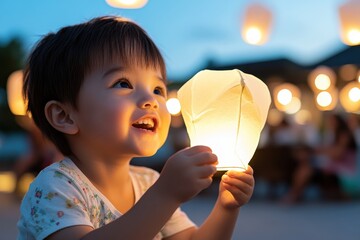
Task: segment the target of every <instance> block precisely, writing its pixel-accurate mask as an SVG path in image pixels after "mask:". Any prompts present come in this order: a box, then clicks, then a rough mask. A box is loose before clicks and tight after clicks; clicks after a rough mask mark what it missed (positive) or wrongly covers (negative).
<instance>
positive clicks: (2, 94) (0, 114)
mask: <svg viewBox="0 0 360 240" xmlns="http://www.w3.org/2000/svg"><path fill="white" fill-rule="evenodd" d="M24 57H25V51H24V47H23V42H22V41H21V39H20V38H19V37H14V38H12V39H10V40H9V41H8V42H5V43H4V42H0V131H1V132H9V131H19V130H21V128H20V127H19V126H18V125H17V124H16V122H15V118H14V116H13V115H12V114H11V112H10V109H9V106H8V104H7V98H6V83H7V79H8V77H9V75H10V74H11V73H12V72H14V71H16V70H19V69H22V68H23V67H24Z"/></svg>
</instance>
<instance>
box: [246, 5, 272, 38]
mask: <svg viewBox="0 0 360 240" xmlns="http://www.w3.org/2000/svg"><path fill="white" fill-rule="evenodd" d="M241 22H242V23H243V25H242V32H241V34H242V37H243V39H244V41H245V42H247V43H249V44H253V45H262V44H264V43H266V41H267V39H268V37H269V35H270V28H271V24H272V14H271V12H270V11H269V10H268V9H267V8H266V7H264V6H262V5H259V4H250V5H249V6H248V8H247V9H246V11H245V14H244V18H243V19H242V20H241Z"/></svg>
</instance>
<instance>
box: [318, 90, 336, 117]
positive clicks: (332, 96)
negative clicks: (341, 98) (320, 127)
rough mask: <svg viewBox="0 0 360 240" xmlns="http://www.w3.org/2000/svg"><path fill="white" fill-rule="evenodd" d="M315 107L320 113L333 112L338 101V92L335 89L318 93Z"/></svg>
mask: <svg viewBox="0 0 360 240" xmlns="http://www.w3.org/2000/svg"><path fill="white" fill-rule="evenodd" d="M315 100H316V107H317V108H318V109H319V110H321V111H330V110H333V109H334V108H335V107H336V105H337V101H338V92H337V90H336V89H335V88H330V89H328V90H326V91H321V92H318V93H317V94H316V96H315Z"/></svg>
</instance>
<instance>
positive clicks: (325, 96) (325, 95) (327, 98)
mask: <svg viewBox="0 0 360 240" xmlns="http://www.w3.org/2000/svg"><path fill="white" fill-rule="evenodd" d="M332 100H333V99H332V97H331V94H330V93H329V92H326V91H324V92H320V93H319V94H318V95H317V97H316V101H317V103H318V104H319V105H320V106H321V107H327V106H330V104H331V102H332Z"/></svg>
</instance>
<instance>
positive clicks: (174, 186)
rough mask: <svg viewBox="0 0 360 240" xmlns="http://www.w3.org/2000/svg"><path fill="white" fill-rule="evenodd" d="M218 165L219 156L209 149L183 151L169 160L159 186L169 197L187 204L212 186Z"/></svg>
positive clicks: (202, 147)
mask: <svg viewBox="0 0 360 240" xmlns="http://www.w3.org/2000/svg"><path fill="white" fill-rule="evenodd" d="M216 164H217V156H216V155H215V154H213V153H212V151H211V149H210V148H209V147H205V146H195V147H190V148H186V149H183V150H181V151H179V152H177V153H175V154H174V155H173V156H171V157H170V158H169V159H168V160H167V162H166V164H165V166H164V168H163V170H162V171H161V174H160V177H159V180H158V182H157V184H160V186H161V188H162V189H163V190H165V191H166V194H168V196H170V197H174V198H175V200H176V201H179V203H182V202H185V201H187V200H189V199H190V198H192V197H194V196H195V195H197V194H198V193H199V192H200V191H201V190H203V189H205V188H207V187H209V186H210V184H211V183H212V176H213V175H214V174H215V173H216Z"/></svg>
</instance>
